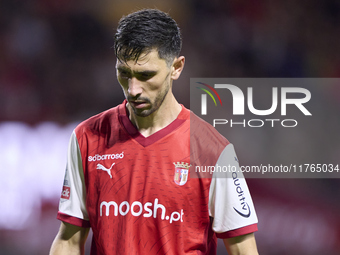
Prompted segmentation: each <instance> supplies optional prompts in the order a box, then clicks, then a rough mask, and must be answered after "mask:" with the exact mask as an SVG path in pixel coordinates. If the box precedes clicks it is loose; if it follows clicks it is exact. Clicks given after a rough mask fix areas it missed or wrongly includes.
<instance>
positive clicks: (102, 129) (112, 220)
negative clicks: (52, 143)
mask: <svg viewBox="0 0 340 255" xmlns="http://www.w3.org/2000/svg"><path fill="white" fill-rule="evenodd" d="M125 104H126V102H124V103H123V104H121V105H119V106H117V107H115V108H112V109H110V110H108V111H105V112H103V113H101V114H99V115H96V116H94V117H92V118H90V119H88V120H86V121H84V122H83V123H81V124H80V125H79V126H78V127H77V128H76V129H75V130H74V132H73V134H72V137H71V140H70V145H69V153H68V163H67V169H66V174H65V180H64V188H63V193H62V196H61V199H60V205H59V212H58V218H59V219H60V220H62V221H65V222H68V223H71V224H74V225H77V226H82V227H91V228H92V231H93V241H92V248H91V254H92V255H94V254H119V255H122V254H127V255H131V254H148V255H149V254H157V255H159V254H216V236H217V237H220V238H228V237H234V236H237V235H243V234H247V233H251V232H254V231H256V230H257V225H256V223H257V218H256V214H255V210H254V206H253V203H252V200H251V197H250V194H249V191H248V188H247V185H246V183H245V180H244V178H242V176H241V175H240V173H238V174H236V175H235V174H232V175H229V177H230V178H214V175H208V178H206V177H207V176H204V177H205V178H197V177H199V176H198V175H199V173H198V172H197V169H198V170H202V168H200V166H202V165H205V166H207V165H209V166H216V167H217V166H222V165H227V164H229V166H230V164H231V165H235V166H237V167H238V162H237V158H236V155H235V153H234V149H233V147H232V145H231V144H230V143H229V142H228V140H226V139H225V138H224V137H223V136H221V135H220V134H219V133H218V132H217V131H216V130H215V129H214V128H212V127H211V126H210V125H209V124H208V123H206V122H204V121H203V120H201V119H199V118H198V117H197V116H195V115H194V114H192V113H190V111H189V110H187V109H185V108H184V107H182V111H181V112H180V114H179V115H178V117H177V119H176V120H174V121H173V122H172V123H170V124H169V125H168V126H167V127H165V128H163V129H162V130H160V131H158V132H156V133H154V134H153V135H151V136H149V137H144V136H142V135H141V134H140V133H139V132H138V130H137V129H136V128H135V127H134V126H133V124H132V123H131V122H130V120H129V117H128V113H127V110H126V107H125ZM190 122H191V123H190ZM190 146H191V147H190ZM197 167H198V168H197ZM202 172H203V171H202ZM201 177H202V176H201ZM248 214H249V215H248Z"/></svg>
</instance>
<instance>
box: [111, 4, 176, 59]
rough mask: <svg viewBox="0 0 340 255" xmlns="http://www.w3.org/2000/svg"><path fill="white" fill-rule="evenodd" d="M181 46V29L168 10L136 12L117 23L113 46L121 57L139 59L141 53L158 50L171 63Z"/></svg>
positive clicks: (119, 57) (160, 55)
mask: <svg viewBox="0 0 340 255" xmlns="http://www.w3.org/2000/svg"><path fill="white" fill-rule="evenodd" d="M181 47H182V39H181V33H180V29H179V27H178V26H177V23H176V21H175V20H173V19H172V18H171V17H170V16H169V15H168V14H167V13H164V12H162V11H160V10H157V9H143V10H140V11H137V12H133V13H131V14H129V15H127V16H125V17H123V18H121V20H120V21H119V23H118V28H117V32H116V34H115V38H114V49H115V53H116V56H117V58H118V60H119V61H122V62H127V61H128V60H135V61H137V60H138V58H139V56H140V55H141V54H142V53H148V52H150V51H151V50H152V49H157V50H158V56H159V58H161V59H165V61H166V62H167V64H171V63H172V61H173V59H174V58H175V57H178V56H179V53H180V51H181Z"/></svg>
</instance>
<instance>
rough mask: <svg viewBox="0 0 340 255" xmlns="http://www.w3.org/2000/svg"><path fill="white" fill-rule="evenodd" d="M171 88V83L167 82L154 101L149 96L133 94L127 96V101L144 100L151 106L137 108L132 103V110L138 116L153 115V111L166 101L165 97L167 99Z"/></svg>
mask: <svg viewBox="0 0 340 255" xmlns="http://www.w3.org/2000/svg"><path fill="white" fill-rule="evenodd" d="M169 90H170V83H169V82H167V84H166V86H165V87H164V89H163V90H161V91H160V92H159V93H158V94H157V95H156V97H155V99H154V101H153V102H152V101H151V99H150V98H147V97H131V96H127V97H126V99H127V101H134V100H139V101H143V102H145V103H146V104H148V105H149V107H146V108H142V109H138V108H135V107H133V105H132V104H130V107H131V109H132V111H133V112H134V114H135V115H136V116H138V117H147V116H149V115H151V114H152V113H154V112H155V111H157V110H158V109H159V107H160V106H161V105H162V103H163V102H164V99H165V97H166V95H167V94H168V92H169Z"/></svg>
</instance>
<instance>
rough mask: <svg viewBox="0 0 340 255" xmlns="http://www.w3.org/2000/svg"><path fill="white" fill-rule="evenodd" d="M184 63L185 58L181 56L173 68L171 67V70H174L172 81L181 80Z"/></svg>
mask: <svg viewBox="0 0 340 255" xmlns="http://www.w3.org/2000/svg"><path fill="white" fill-rule="evenodd" d="M184 63H185V57H184V56H180V57H178V58H175V59H174V62H173V63H172V66H171V69H172V71H171V79H173V80H177V79H178V78H179V76H180V75H181V73H182V70H183V68H184Z"/></svg>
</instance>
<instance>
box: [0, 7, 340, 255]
mask: <svg viewBox="0 0 340 255" xmlns="http://www.w3.org/2000/svg"><path fill="white" fill-rule="evenodd" d="M143 7H151V8H152V7H157V8H159V9H161V10H164V11H169V13H170V15H171V16H172V17H173V18H174V19H175V20H176V21H177V22H178V23H179V26H180V27H181V29H182V34H183V43H184V44H183V50H182V54H183V55H185V56H186V67H185V71H184V73H183V76H182V77H181V79H180V80H179V81H177V82H175V84H174V93H175V95H176V97H177V98H178V100H179V101H180V102H181V103H183V104H184V105H185V106H187V107H189V106H190V104H189V103H190V102H189V90H188V85H189V83H190V78H191V77H253V78H254V77H279V78H280V77H339V76H340V54H339V52H340V43H339V42H340V37H339V34H340V2H339V1H337V0H324V1H319V0H309V1H294V0H288V1H284V0H278V1H270V0H259V1H237V0H228V1H218V0H213V1H206V0H173V1H165V0H162V1H126V0H125V1H124V0H116V1H109V0H101V1H89V0H83V1H82V0H74V1H69V0H60V1H54V0H31V1H21V0H0V109H1V110H0V123H1V122H8V121H15V122H22V123H26V124H28V125H30V126H33V127H34V126H35V125H37V124H39V123H41V122H45V121H51V122H55V123H59V124H60V125H65V124H67V123H70V122H76V121H78V122H79V121H81V120H83V119H86V118H88V117H90V116H92V115H93V114H96V113H99V112H101V111H103V110H105V109H108V108H110V107H112V106H114V105H116V104H118V103H120V102H121V101H122V100H123V93H122V91H121V89H120V88H119V84H118V82H117V81H116V77H115V68H114V65H115V56H114V52H113V50H112V49H111V47H112V42H113V40H112V37H113V34H114V30H115V26H116V24H117V21H118V19H119V18H120V17H121V16H122V15H126V14H128V13H129V12H131V11H133V10H137V9H140V8H143ZM314 93H320V94H321V95H322V100H323V103H325V104H329V105H330V106H331V107H329V108H331V109H333V111H334V112H335V113H339V111H340V86H337V87H332V88H331V89H330V90H327V91H323V90H322V88H320V90H319V91H314ZM335 115H336V114H335ZM338 115H339V114H338ZM329 121H331V122H332V123H333V124H332V125H330V126H329V127H328V128H327V130H326V131H322V128H323V127H322V125H320V127H318V128H320V130H319V131H320V132H329V133H331V134H334V137H333V139H332V140H330V141H329V142H331V143H332V146H333V153H334V155H331V157H333V158H339V154H340V146H339V140H340V139H339V135H338V133H339V130H338V129H337V127H339V126H340V118H337V119H332V120H329ZM332 127H333V128H332ZM313 130H315V129H313ZM315 132H317V131H315ZM317 135H318V134H317V133H315V136H317ZM231 140H232V139H231ZM256 142H257V144H258V146H260V147H261V146H262V147H263V146H268V142H267V143H264V144H261V141H260V139H257V140H256ZM320 142H322V141H320ZM323 142H325V141H323ZM326 142H328V141H326ZM320 146H321V147H322V144H320ZM273 149H274V148H269V150H273ZM308 149H309V150H310V152H311V153H312V151H315V150H316V149H315V148H308ZM308 149H307V150H308ZM317 150H322V148H319V149H317ZM240 154H241V153H240ZM65 155H66V152H65ZM242 158H245V159H246V158H247V155H242ZM60 170H61V171H63V169H60ZM0 171H3V169H1V167H0ZM264 183H265V184H266V185H265V187H266V188H265V187H263V186H261V185H260V184H258V183H257V182H256V181H253V180H250V181H249V184H250V186H251V187H252V186H253V187H254V188H256V189H257V191H256V192H257V193H256V192H254V193H255V196H254V200H255V206H256V207H257V208H258V211H259V214H260V215H259V218H260V220H261V219H262V220H263V221H266V219H268V217H269V216H268V215H270V214H272V212H277V213H278V214H277V218H275V220H274V219H272V220H271V223H272V225H271V226H268V224H269V223H267V226H263V228H264V229H266V230H267V231H269V233H267V234H264V233H262V234H261V233H259V234H258V236H257V239H258V242H259V247H260V254H262V255H286V254H300V255H301V254H302V255H303V254H309V255H314V254H321V253H318V252H319V251H320V249H321V250H322V248H323V247H322V246H320V247H321V248H320V247H318V248H317V247H316V246H315V245H316V244H314V246H313V243H312V242H310V240H312V239H313V238H314V237H315V238H316V240H315V241H316V242H318V240H317V236H315V235H313V234H315V233H317V232H318V231H320V229H319V228H318V225H317V224H316V225H315V227H311V229H310V232H313V233H309V232H308V233H306V232H304V231H301V233H295V235H296V236H294V238H295V237H296V238H297V240H296V241H295V242H294V241H292V240H291V239H289V238H288V237H287V235H289V233H290V231H289V230H287V229H286V230H285V227H286V228H288V227H287V226H294V225H295V224H298V222H300V223H301V219H305V218H304V217H303V216H301V215H304V214H305V213H307V214H308V213H309V212H310V213H311V214H313V213H312V212H313V208H315V207H322V208H325V211H328V210H330V211H333V212H335V213H338V215H340V206H339V205H338V204H337V202H336V201H338V200H339V196H340V191H339V190H340V188H339V184H340V182H339V181H338V180H327V179H326V180H322V181H320V180H272V181H271V182H269V181H264ZM60 185H61V183H60ZM281 188H282V189H288V190H287V192H289V193H290V194H291V195H292V197H294V198H295V199H296V201H295V202H293V203H292V202H291V201H285V199H284V198H283V194H279V193H280V189H281ZM266 192H272V195H273V198H272V199H271V201H272V203H267V200H266V199H261V197H262V194H265V193H266ZM276 195H277V196H278V197H280V195H281V196H282V199H281V201H282V204H284V205H285V207H283V206H282V205H280V204H279V202H277V201H275V199H274V198H275V196H276ZM257 197H258V199H257ZM257 200H258V202H257ZM301 201H303V202H304V203H307V204H308V206H309V207H310V209H308V210H307V209H306V211H299V213H298V214H299V215H297V214H296V215H293V216H292V217H291V218H289V219H287V220H286V221H284V220H282V218H284V217H285V213H286V212H287V211H289V210H291V208H292V207H294V206H295V205H296V204H298V203H300V202H301ZM313 201H322V203H320V204H314V203H313ZM308 202H310V203H308ZM57 203H58V200H57V199H56V200H55V201H53V202H51V204H53V206H52V209H51V208H50V209H47V210H49V211H51V212H53V213H56V210H57V208H56V206H57ZM280 206H281V207H280ZM261 208H262V209H261ZM263 208H265V209H263ZM261 212H263V214H262V215H261ZM300 213H301V215H300ZM318 213H319V214H320V213H321V214H322V213H324V211H318ZM52 216H53V217H54V215H53V214H52ZM267 216H268V217H267ZM300 216H301V217H300ZM321 218H322V217H321ZM317 219H319V218H317ZM48 220H49V221H52V220H54V219H53V218H52V219H48ZM48 220H47V219H45V221H44V222H45V224H46V226H50V225H49V224H47V222H48ZM295 220H296V221H295ZM278 222H280V223H278ZM263 224H266V223H263ZM277 224H281V225H280V226H278V225H277ZM306 224H307V225H308V226H310V222H307V223H306ZM56 226H58V225H57V224H53V225H52V227H51V226H50V228H49V229H48V230H46V229H45V230H44V231H45V232H51V234H48V236H49V237H50V238H53V237H54V235H55V233H56V231H57V229H56V228H55V227H56ZM334 226H337V227H335V228H336V229H334ZM338 226H340V224H339V219H337V222H336V223H335V224H334V225H333V226H332V225H331V227H333V228H332V231H333V232H332V233H334V236H336V238H337V239H336V240H337V241H338V242H339V240H340V238H339V233H340V231H339V229H338ZM40 228H42V226H40ZM273 229H275V231H279V232H280V231H282V233H284V234H282V235H278V236H277V239H279V240H272V239H270V238H271V236H272V235H271V234H270V231H271V230H273ZM302 229H303V228H302ZM260 230H261V225H260ZM273 231H274V230H273ZM45 232H44V233H45ZM324 232H325V233H326V232H328V227H327V228H325V230H324ZM25 233H26V234H28V233H30V232H29V231H28V232H25ZM322 233H323V232H322ZM26 234H25V235H24V236H22V237H23V238H26V237H25V236H26ZM306 235H309V236H310V239H308V237H306ZM14 236H15V231H14V232H10V234H8V231H5V230H1V229H0V254H1V255H2V254H12V253H11V252H12V250H11V249H12V248H11V247H10V246H9V245H10V244H9V243H8V242H9V241H8V240H9V237H11V238H14ZM261 237H262V238H261ZM273 238H274V237H273ZM287 238H288V239H287ZM299 238H300V240H301V241H299ZM15 239H16V238H15ZM261 239H266V240H265V241H264V240H262V241H261ZM1 240H3V241H1ZM41 240H44V242H47V245H46V243H44V244H41V243H39V238H38V239H37V240H35V241H34V242H35V243H36V247H35V248H34V249H35V250H33V251H30V250H29V249H18V247H16V248H15V249H14V248H13V254H46V252H47V251H46V249H47V247H49V245H50V243H49V242H52V239H51V240H46V239H41ZM268 240H269V241H268ZM303 240H305V242H306V246H301V247H300V248H301V250H300V251H299V252H298V253H294V251H293V250H292V249H293V247H294V246H289V244H291V245H292V244H294V245H295V247H296V246H299V245H300V244H301V242H303ZM17 241H18V240H16V241H15V242H13V244H15V243H16V242H17ZM4 242H7V243H6V244H5V243H4ZM280 242H281V243H283V244H284V245H286V246H287V247H288V248H289V247H290V248H289V249H288V250H285V249H284V248H282V247H281V246H280V245H279V246H278V245H277V243H280ZM339 246H340V245H338V246H336V245H333V243H332V244H329V246H328V248H329V250H328V251H327V252H328V253H322V254H326V255H333V254H339V251H340V247H339ZM4 247H6V248H4ZM39 247H42V248H41V249H40V248H39ZM277 247H280V248H279V249H277ZM305 247H310V249H311V250H304V249H305ZM334 247H337V248H334ZM32 249H33V248H32ZM19 251H20V252H19ZM314 252H315V253H314Z"/></svg>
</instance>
